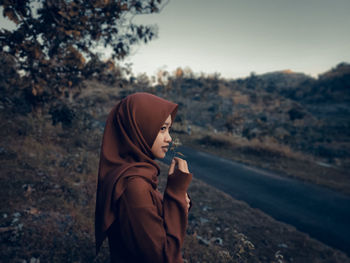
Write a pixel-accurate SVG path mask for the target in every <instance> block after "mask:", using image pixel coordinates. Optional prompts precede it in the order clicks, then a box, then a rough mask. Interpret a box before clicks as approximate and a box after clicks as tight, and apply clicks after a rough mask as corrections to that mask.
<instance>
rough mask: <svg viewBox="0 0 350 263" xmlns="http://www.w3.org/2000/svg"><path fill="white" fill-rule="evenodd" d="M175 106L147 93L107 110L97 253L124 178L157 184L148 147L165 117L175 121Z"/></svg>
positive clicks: (99, 185) (99, 186) (156, 168)
mask: <svg viewBox="0 0 350 263" xmlns="http://www.w3.org/2000/svg"><path fill="white" fill-rule="evenodd" d="M177 107H178V105H177V104H175V103H172V102H170V101H167V100H165V99H162V98H159V97H157V96H155V95H152V94H149V93H134V94H132V95H129V96H127V97H126V98H124V99H122V100H121V101H120V102H119V103H118V104H117V105H116V106H115V107H114V108H113V109H112V111H111V112H110V113H109V115H108V118H107V121H106V126H105V130H104V134H103V139H102V146H101V154H100V164H99V172H98V183H97V193H96V211H95V238H96V253H98V251H99V248H100V246H101V245H102V243H103V240H104V239H105V238H106V236H107V231H108V229H109V227H110V226H111V225H112V224H113V223H114V221H116V220H118V219H117V218H116V216H115V213H114V211H115V207H116V202H117V201H118V199H119V198H120V196H121V195H122V194H123V192H124V190H125V188H126V186H127V180H128V179H129V178H131V177H134V176H137V177H141V178H143V179H145V180H146V181H148V182H149V183H150V184H151V185H152V187H153V188H154V189H156V188H157V185H158V174H159V166H158V165H157V163H156V162H155V161H154V156H153V154H152V151H151V148H152V145H153V142H154V140H155V139H156V137H157V135H158V132H159V130H160V128H161V127H162V125H163V124H164V122H165V120H166V119H167V117H168V116H169V115H171V117H172V118H171V119H172V121H174V118H175V115H176V112H177Z"/></svg>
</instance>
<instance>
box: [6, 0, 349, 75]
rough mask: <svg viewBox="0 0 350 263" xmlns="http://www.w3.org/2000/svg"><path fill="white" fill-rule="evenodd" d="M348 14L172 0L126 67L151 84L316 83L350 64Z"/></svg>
mask: <svg viewBox="0 0 350 263" xmlns="http://www.w3.org/2000/svg"><path fill="white" fill-rule="evenodd" d="M163 1H165V0H163ZM1 12H2V9H1ZM349 13H350V0H170V1H169V3H168V4H167V5H166V6H165V7H164V9H163V10H162V11H161V12H160V13H159V14H151V15H142V16H136V17H135V18H134V20H133V21H134V22H136V23H141V24H156V25H158V28H159V32H158V38H157V39H155V40H152V41H151V42H149V43H148V44H140V45H138V46H136V47H134V48H133V52H132V54H131V56H129V57H128V58H127V59H126V60H125V63H132V68H133V71H134V73H135V74H136V75H137V74H141V73H147V74H148V75H149V76H151V75H156V73H157V71H159V70H160V69H163V70H168V71H169V72H173V71H174V70H175V69H176V68H177V67H182V68H184V67H189V68H191V69H192V70H193V72H195V73H201V72H203V73H206V74H212V73H220V74H221V76H222V77H226V78H239V77H245V76H248V75H250V73H251V72H255V73H256V74H262V73H266V72H271V71H279V70H286V69H290V70H292V71H295V72H303V73H306V74H308V75H312V76H315V77H316V76H317V75H318V74H320V73H323V72H325V71H327V70H329V69H331V68H332V67H334V66H336V65H337V64H338V63H340V62H350V15H349ZM0 21H1V23H2V26H3V25H4V23H6V24H7V22H4V19H0ZM101 51H102V52H103V53H108V52H106V51H105V50H101Z"/></svg>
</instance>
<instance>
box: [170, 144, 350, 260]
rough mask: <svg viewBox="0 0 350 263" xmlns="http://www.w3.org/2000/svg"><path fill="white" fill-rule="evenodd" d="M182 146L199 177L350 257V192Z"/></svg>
mask: <svg viewBox="0 0 350 263" xmlns="http://www.w3.org/2000/svg"><path fill="white" fill-rule="evenodd" d="M178 150H179V151H180V152H181V153H183V154H184V155H185V156H186V157H185V159H186V160H187V161H188V163H189V167H190V171H191V172H193V174H194V176H195V178H198V179H200V180H202V181H204V182H206V183H208V184H210V185H212V186H214V187H216V188H218V189H220V190H222V191H224V192H226V193H228V194H230V195H231V196H232V197H233V198H235V199H238V200H242V201H244V202H246V203H248V204H249V205H250V206H251V207H254V208H258V209H260V210H262V211H264V212H265V213H267V214H268V215H270V216H272V217H273V218H275V219H277V220H279V221H282V222H285V223H288V224H290V225H293V226H295V227H296V228H297V229H298V230H300V231H302V232H305V233H308V234H309V235H310V236H311V237H313V238H315V239H318V240H320V241H321V242H323V243H325V244H327V245H329V246H331V247H334V248H337V249H340V250H342V251H344V252H345V253H347V254H348V255H350V196H346V195H342V194H339V193H336V192H334V191H331V190H329V189H326V188H323V187H319V186H316V185H312V184H310V183H305V182H301V181H299V180H295V179H291V178H285V177H281V176H279V175H277V174H273V173H271V172H268V171H265V170H262V169H257V168H252V167H248V166H246V165H243V164H240V163H236V162H233V161H231V160H227V159H224V158H221V157H217V156H215V155H211V154H208V153H204V152H200V151H196V150H193V149H190V148H187V147H179V148H178ZM165 162H166V163H168V164H169V162H170V158H169V157H167V158H166V159H165Z"/></svg>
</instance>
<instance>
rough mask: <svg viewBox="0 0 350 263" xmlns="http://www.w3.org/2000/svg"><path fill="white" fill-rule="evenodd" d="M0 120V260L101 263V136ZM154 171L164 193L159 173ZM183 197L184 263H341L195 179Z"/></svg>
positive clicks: (338, 256)
mask: <svg viewBox="0 0 350 263" xmlns="http://www.w3.org/2000/svg"><path fill="white" fill-rule="evenodd" d="M0 114H1V115H0V117H1V120H2V121H1V123H0V126H1V127H0V135H1V136H2V141H1V143H0V155H1V160H0V163H1V177H0V183H1V191H0V197H1V199H0V204H1V206H0V207H1V208H0V240H1V242H0V251H1V252H0V253H1V254H0V258H1V262H35V260H40V262H94V261H95V262H108V261H109V254H108V253H109V252H108V247H107V243H106V242H105V244H104V246H103V248H102V251H101V253H100V254H99V256H98V257H97V258H95V255H94V230H93V223H94V222H93V221H94V208H95V190H96V179H97V178H96V175H97V167H98V156H99V146H100V140H101V136H102V134H101V130H100V129H93V130H91V129H86V130H84V129H83V128H81V127H79V126H76V127H72V128H70V129H68V130H63V129H62V128H61V127H60V126H52V125H51V123H50V121H49V119H48V118H46V117H45V116H44V117H40V118H39V117H38V118H37V117H31V116H12V115H11V114H5V113H0ZM161 166H162V174H161V181H162V184H161V185H163V187H164V183H165V178H166V170H167V167H166V166H164V165H161ZM189 191H190V196H191V198H192V200H193V203H194V206H193V208H192V210H191V213H190V217H189V227H188V235H187V237H186V241H185V245H184V257H185V259H186V261H187V262H278V261H277V259H280V257H281V256H283V261H280V262H300V260H299V259H302V261H303V262H349V259H348V258H347V257H346V256H345V255H344V254H342V253H340V252H339V251H336V250H333V249H331V248H329V247H327V246H325V245H323V244H321V243H319V242H317V241H315V240H311V239H310V238H308V237H307V236H306V235H304V234H302V233H300V232H298V231H296V230H295V229H293V228H291V227H289V226H287V225H284V224H281V223H278V222H276V221H274V220H273V219H271V218H270V217H268V216H266V215H264V214H263V213H261V212H259V211H257V210H254V209H251V208H250V207H249V206H247V205H246V204H244V203H242V202H239V201H236V200H234V199H232V198H231V197H229V196H227V195H225V194H224V193H222V192H220V191H218V190H216V189H214V188H212V187H210V186H208V185H206V184H204V183H203V182H201V181H198V180H196V179H194V180H193V182H192V184H191V187H190V190H189ZM281 244H285V245H286V246H287V247H286V246H285V245H283V247H282V248H281V247H279V246H281ZM276 253H277V254H276ZM278 253H279V254H278ZM276 255H277V256H276ZM304 259H305V260H304ZM298 260H299V261H298Z"/></svg>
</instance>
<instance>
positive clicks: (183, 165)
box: [168, 157, 189, 175]
mask: <svg viewBox="0 0 350 263" xmlns="http://www.w3.org/2000/svg"><path fill="white" fill-rule="evenodd" d="M175 168H178V169H179V170H180V171H181V172H183V173H189V171H188V166H187V162H186V161H185V160H183V159H181V158H179V157H174V159H173V160H172V161H171V164H170V167H169V173H168V174H169V175H170V174H173V173H174V171H175Z"/></svg>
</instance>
